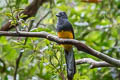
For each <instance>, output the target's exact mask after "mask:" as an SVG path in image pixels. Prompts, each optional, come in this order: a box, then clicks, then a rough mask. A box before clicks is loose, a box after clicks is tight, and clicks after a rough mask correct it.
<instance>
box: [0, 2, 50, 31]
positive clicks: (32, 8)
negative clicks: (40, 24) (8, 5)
mask: <svg viewBox="0 0 120 80" xmlns="http://www.w3.org/2000/svg"><path fill="white" fill-rule="evenodd" d="M46 1H48V0H33V1H32V3H31V4H30V5H29V6H27V7H26V8H25V10H24V11H22V12H21V13H23V14H24V15H27V17H24V18H23V19H24V20H26V19H27V18H29V17H31V16H34V15H35V14H36V13H37V10H38V9H39V7H40V6H41V5H42V4H43V3H44V2H46ZM21 13H20V14H21ZM17 17H18V16H17ZM17 17H16V18H17ZM17 25H18V24H16V25H11V22H7V23H6V24H5V25H3V26H2V28H1V29H0V31H8V30H10V29H12V28H13V27H16V26H17Z"/></svg>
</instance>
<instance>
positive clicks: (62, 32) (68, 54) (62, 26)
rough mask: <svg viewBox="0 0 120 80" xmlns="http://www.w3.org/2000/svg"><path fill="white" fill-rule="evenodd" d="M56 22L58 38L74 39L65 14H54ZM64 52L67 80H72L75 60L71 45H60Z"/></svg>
mask: <svg viewBox="0 0 120 80" xmlns="http://www.w3.org/2000/svg"><path fill="white" fill-rule="evenodd" d="M56 16H57V17H58V21H57V34H58V37H59V38H64V39H74V38H75V36H74V31H73V27H72V25H71V23H70V22H69V21H68V17H67V15H66V13H65V12H59V13H58V14H56ZM62 46H63V48H64V51H65V60H66V65H67V77H68V80H72V79H73V77H74V74H75V73H76V66H75V58H74V52H73V48H72V45H70V44H62Z"/></svg>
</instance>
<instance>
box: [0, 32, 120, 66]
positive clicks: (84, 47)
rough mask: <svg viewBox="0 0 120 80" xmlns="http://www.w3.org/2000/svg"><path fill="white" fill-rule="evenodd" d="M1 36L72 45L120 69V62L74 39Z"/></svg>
mask: <svg viewBox="0 0 120 80" xmlns="http://www.w3.org/2000/svg"><path fill="white" fill-rule="evenodd" d="M0 36H14V37H39V38H46V39H48V40H50V41H54V42H57V43H59V44H72V45H74V46H75V47H76V48H77V49H78V50H79V51H84V52H86V53H88V54H90V55H93V56H95V57H97V58H99V59H101V60H103V61H106V62H108V63H109V64H112V65H114V66H116V67H120V60H117V59H115V58H112V57H110V56H107V55H105V54H104V53H101V52H99V51H96V50H95V49H92V48H91V47H89V46H87V45H85V44H84V43H82V42H80V41H78V40H74V39H61V38H58V37H57V36H53V35H51V34H49V33H47V32H20V33H19V34H18V33H16V32H7V31H0Z"/></svg>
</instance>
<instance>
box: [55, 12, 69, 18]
mask: <svg viewBox="0 0 120 80" xmlns="http://www.w3.org/2000/svg"><path fill="white" fill-rule="evenodd" d="M56 16H57V17H58V18H63V19H67V14H66V13H65V12H59V13H58V14H56Z"/></svg>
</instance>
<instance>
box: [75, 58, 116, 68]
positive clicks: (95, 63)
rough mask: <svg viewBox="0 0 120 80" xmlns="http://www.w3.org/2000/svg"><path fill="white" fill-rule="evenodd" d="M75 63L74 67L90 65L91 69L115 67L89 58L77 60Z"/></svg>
mask: <svg viewBox="0 0 120 80" xmlns="http://www.w3.org/2000/svg"><path fill="white" fill-rule="evenodd" d="M75 62H76V65H79V64H84V63H88V64H90V68H91V69H92V68H98V67H115V66H113V65H111V64H109V63H107V62H105V61H95V60H93V59H91V58H83V59H78V60H76V61H75Z"/></svg>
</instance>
